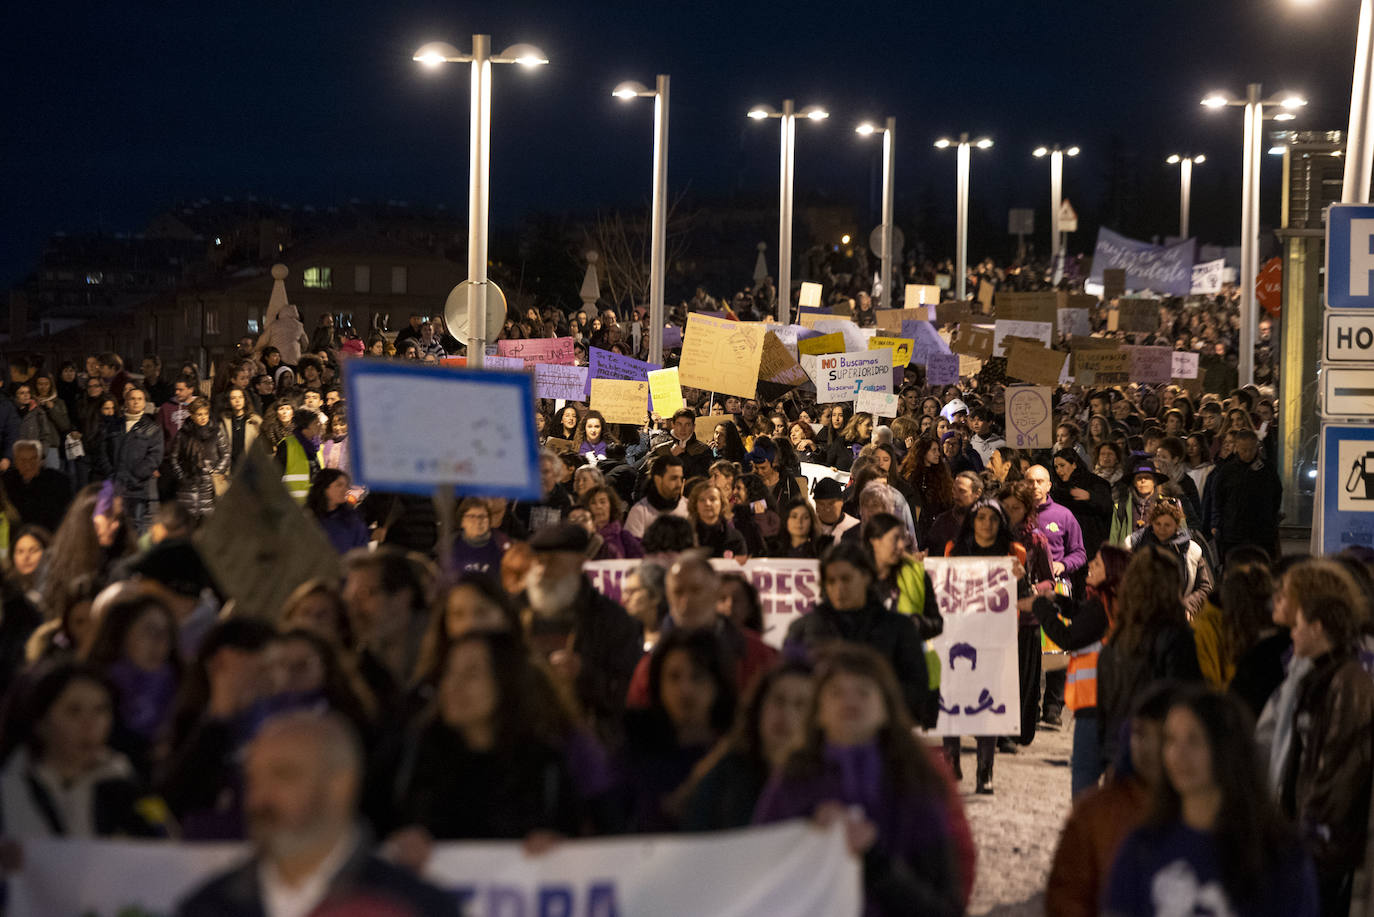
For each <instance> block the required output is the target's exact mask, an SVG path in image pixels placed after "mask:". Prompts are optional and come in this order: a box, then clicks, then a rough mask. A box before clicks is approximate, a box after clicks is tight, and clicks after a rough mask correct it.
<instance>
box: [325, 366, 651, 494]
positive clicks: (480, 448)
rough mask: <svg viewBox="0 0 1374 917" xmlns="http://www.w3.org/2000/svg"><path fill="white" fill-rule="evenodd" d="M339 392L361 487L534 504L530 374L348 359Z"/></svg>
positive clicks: (535, 457) (537, 490)
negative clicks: (448, 490)
mask: <svg viewBox="0 0 1374 917" xmlns="http://www.w3.org/2000/svg"><path fill="white" fill-rule="evenodd" d="M559 368H560V369H571V368H572V367H559ZM646 385H647V383H646ZM344 388H345V390H346V393H347V398H348V427H349V429H348V447H349V449H348V460H349V471H350V473H351V474H352V476H353V479H354V480H355V481H357V482H358V483H359V484H362V485H364V486H366V487H370V488H372V489H374V490H389V491H400V492H402V493H419V494H432V493H434V491H435V489H436V488H439V487H448V486H452V487H454V488H455V490H456V491H457V492H458V493H459V494H464V495H466V494H472V495H474V496H490V497H508V498H510V499H512V500H538V499H539V496H540V494H541V493H542V490H541V488H540V486H539V455H538V452H539V449H538V442H537V440H536V438H535V433H534V379H533V378H532V377H531V375H530V374H529V373H525V372H519V373H489V372H485V371H482V370H473V369H449V368H447V367H437V366H425V365H423V364H420V365H411V364H410V363H408V362H407V361H404V360H402V361H383V360H375V361H374V360H352V361H350V362H349V363H348V364H346V366H345V367H344Z"/></svg>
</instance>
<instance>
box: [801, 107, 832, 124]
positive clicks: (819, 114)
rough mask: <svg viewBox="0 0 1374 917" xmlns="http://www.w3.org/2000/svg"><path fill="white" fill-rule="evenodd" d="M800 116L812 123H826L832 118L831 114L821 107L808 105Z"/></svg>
mask: <svg viewBox="0 0 1374 917" xmlns="http://www.w3.org/2000/svg"><path fill="white" fill-rule="evenodd" d="M800 114H801V116H802V117H803V118H808V119H810V120H812V121H824V120H825V119H826V118H829V117H830V112H828V111H826V110H825V109H824V108H821V107H820V106H819V105H808V106H806V107H805V108H803V109H802V110H801V112H800Z"/></svg>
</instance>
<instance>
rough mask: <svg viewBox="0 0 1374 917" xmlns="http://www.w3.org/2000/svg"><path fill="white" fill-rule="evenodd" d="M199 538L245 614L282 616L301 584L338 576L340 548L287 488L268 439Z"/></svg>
mask: <svg viewBox="0 0 1374 917" xmlns="http://www.w3.org/2000/svg"><path fill="white" fill-rule="evenodd" d="M350 438H351V436H350ZM192 540H193V541H194V542H195V546H196V548H197V549H198V550H199V552H200V555H201V557H202V559H204V561H205V566H206V567H207V568H209V570H210V574H211V575H212V576H213V577H214V579H215V582H216V583H218V584H219V586H220V587H221V588H222V589H223V590H224V592H225V594H226V595H227V596H228V598H231V599H233V600H234V604H235V605H236V606H237V610H238V613H239V614H243V615H251V616H256V617H262V618H269V619H275V618H276V617H277V615H278V613H279V612H280V611H281V606H282V603H283V602H285V601H286V599H287V597H288V596H290V595H291V593H292V591H293V590H294V589H295V588H296V587H297V586H299V585H300V584H301V583H304V582H305V581H307V580H310V579H316V578H319V579H323V580H325V581H326V582H338V580H339V554H338V552H337V551H336V550H334V547H333V545H331V544H330V543H329V539H328V538H327V537H326V536H325V534H324V531H323V530H322V529H321V528H320V526H319V524H318V523H317V522H315V520H314V517H313V516H310V515H307V514H305V513H302V512H301V508H300V507H299V506H297V505H296V501H295V500H294V499H292V497H291V494H289V493H288V492H287V490H286V486H285V485H284V484H283V483H282V470H281V466H279V465H278V464H277V463H276V460H274V459H273V458H272V456H271V454H270V453H269V452H268V451H267V449H266V448H265V446H264V444H263V442H258V443H254V445H253V448H251V449H249V450H248V453H247V455H245V456H244V457H243V460H242V461H241V462H240V463H239V467H238V470H237V471H236V472H234V476H233V479H232V480H231V481H230V483H229V489H228V490H227V491H225V492H224V493H223V494H222V495H221V496H220V497H219V498H218V500H217V501H216V504H215V512H213V513H211V514H210V516H209V518H207V519H206V520H205V524H204V525H202V526H201V527H200V529H199V530H197V531H196V533H195V535H194V536H192Z"/></svg>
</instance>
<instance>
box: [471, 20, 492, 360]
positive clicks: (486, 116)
mask: <svg viewBox="0 0 1374 917" xmlns="http://www.w3.org/2000/svg"><path fill="white" fill-rule="evenodd" d="M490 58H491V36H490V35H474V36H472V140H471V153H470V173H469V176H468V279H469V280H471V281H472V284H471V285H469V287H468V367H469V368H471V369H481V368H482V363H483V357H484V356H485V355H486V349H487V341H486V335H487V318H486V311H487V310H486V297H487V212H488V203H489V200H488V194H487V180H488V177H489V176H490V174H491V59H490Z"/></svg>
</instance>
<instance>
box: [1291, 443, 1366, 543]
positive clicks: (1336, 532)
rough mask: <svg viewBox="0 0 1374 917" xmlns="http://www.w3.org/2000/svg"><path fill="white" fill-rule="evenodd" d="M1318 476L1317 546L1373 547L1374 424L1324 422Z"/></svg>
mask: <svg viewBox="0 0 1374 917" xmlns="http://www.w3.org/2000/svg"><path fill="white" fill-rule="evenodd" d="M1317 478H1318V479H1317V482H1316V483H1317V492H1318V494H1319V495H1320V506H1321V513H1320V520H1319V525H1320V528H1319V537H1318V539H1317V543H1316V545H1315V547H1317V548H1318V549H1319V550H1320V551H1321V552H1322V553H1324V554H1333V553H1335V552H1336V551H1339V550H1341V549H1342V548H1348V547H1351V546H1353V545H1360V546H1363V547H1368V548H1374V424H1371V423H1325V424H1322V445H1321V459H1320V462H1319V466H1318V470H1317ZM1288 483H1289V482H1287V481H1285V482H1284V485H1285V486H1288Z"/></svg>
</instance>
